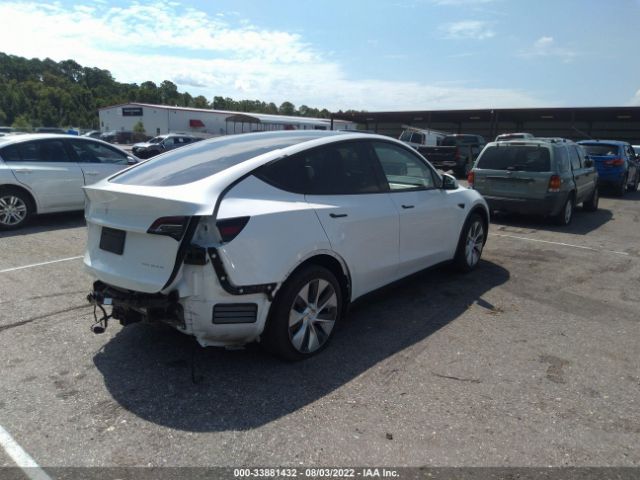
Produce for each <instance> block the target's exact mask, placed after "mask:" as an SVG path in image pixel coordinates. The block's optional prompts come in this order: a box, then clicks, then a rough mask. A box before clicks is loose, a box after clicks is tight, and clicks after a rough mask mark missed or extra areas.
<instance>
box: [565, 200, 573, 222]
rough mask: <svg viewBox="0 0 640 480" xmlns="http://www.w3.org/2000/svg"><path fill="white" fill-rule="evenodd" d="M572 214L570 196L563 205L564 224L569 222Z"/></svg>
mask: <svg viewBox="0 0 640 480" xmlns="http://www.w3.org/2000/svg"><path fill="white" fill-rule="evenodd" d="M572 215H573V202H572V201H571V198H569V199H568V200H567V203H566V204H565V206H564V224H565V225H568V224H569V223H570V222H571V217H572Z"/></svg>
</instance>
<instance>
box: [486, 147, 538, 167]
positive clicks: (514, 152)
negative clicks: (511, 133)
mask: <svg viewBox="0 0 640 480" xmlns="http://www.w3.org/2000/svg"><path fill="white" fill-rule="evenodd" d="M477 168H484V169H487V170H517V171H522V172H549V171H551V159H550V155H549V149H547V148H544V147H538V146H525V145H501V146H499V147H498V146H495V147H488V148H486V149H485V150H484V151H483V152H482V155H481V156H480V158H479V159H478V165H477Z"/></svg>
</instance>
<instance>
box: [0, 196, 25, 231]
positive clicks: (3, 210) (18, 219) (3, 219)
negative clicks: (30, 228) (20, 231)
mask: <svg viewBox="0 0 640 480" xmlns="http://www.w3.org/2000/svg"><path fill="white" fill-rule="evenodd" d="M27 213H28V209H27V204H26V203H25V202H24V200H22V199H21V198H20V197H17V196H15V195H5V196H3V197H0V224H2V225H4V226H7V227H13V226H15V225H18V224H20V223H22V222H23V221H24V220H25V219H26V218H27Z"/></svg>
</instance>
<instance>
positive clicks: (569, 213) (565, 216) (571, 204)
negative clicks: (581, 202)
mask: <svg viewBox="0 0 640 480" xmlns="http://www.w3.org/2000/svg"><path fill="white" fill-rule="evenodd" d="M575 206H576V205H575V201H574V196H573V193H570V194H569V196H568V197H567V201H566V202H564V205H563V206H562V210H560V212H559V213H558V214H557V215H555V216H554V217H553V223H555V224H556V225H561V226H563V227H564V226H567V225H569V224H570V223H571V220H573V212H574V210H575Z"/></svg>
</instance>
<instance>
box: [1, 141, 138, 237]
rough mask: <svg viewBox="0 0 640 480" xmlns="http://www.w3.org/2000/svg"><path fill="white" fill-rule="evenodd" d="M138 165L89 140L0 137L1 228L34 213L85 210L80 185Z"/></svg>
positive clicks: (18, 224) (21, 222)
mask: <svg viewBox="0 0 640 480" xmlns="http://www.w3.org/2000/svg"><path fill="white" fill-rule="evenodd" d="M137 161H138V160H137V159H136V158H134V157H133V156H131V155H128V154H127V153H126V152H124V151H122V150H120V149H118V148H116V147H114V146H112V145H109V144H107V143H105V142H102V141H100V140H95V139H92V138H88V137H74V136H70V135H56V134H24V135H7V136H4V137H0V230H7V229H15V228H19V227H21V226H23V225H24V224H25V223H26V222H27V221H28V219H29V217H30V216H32V215H34V214H37V213H51V212H62V211H69V210H81V209H83V208H84V193H83V191H82V187H83V186H85V185H89V184H91V183H95V182H97V181H98V180H100V179H102V178H104V177H108V176H109V175H111V174H113V173H115V172H117V171H118V170H121V169H123V168H126V167H127V166H130V165H133V164H135V163H137Z"/></svg>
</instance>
